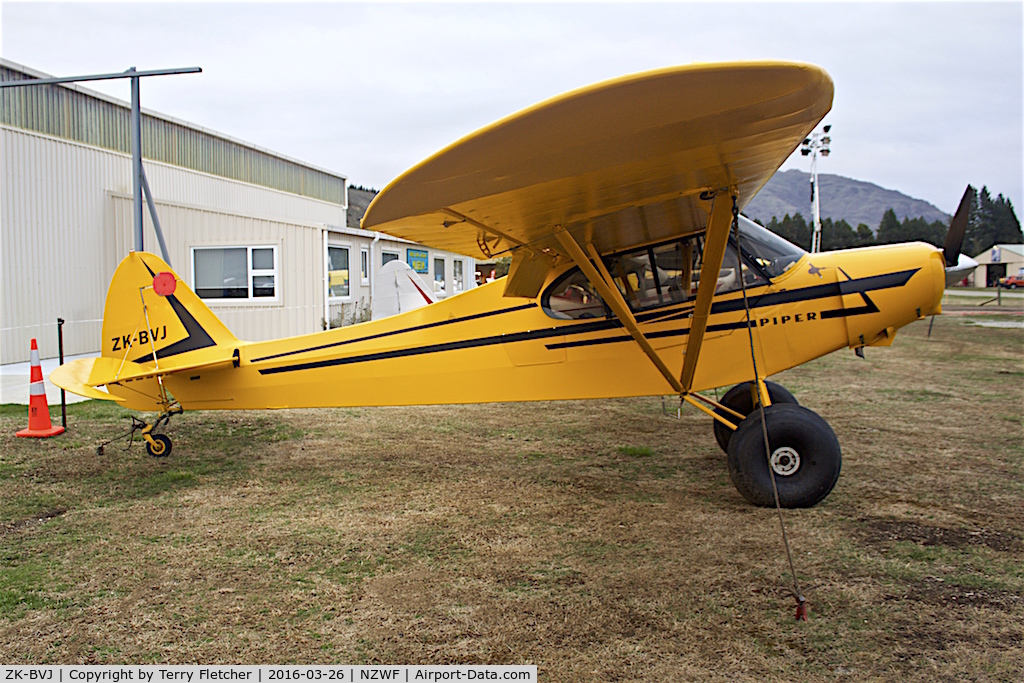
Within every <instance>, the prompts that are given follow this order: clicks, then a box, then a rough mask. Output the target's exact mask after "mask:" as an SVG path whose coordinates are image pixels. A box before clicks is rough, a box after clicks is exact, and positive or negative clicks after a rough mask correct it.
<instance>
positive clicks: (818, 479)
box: [729, 403, 842, 508]
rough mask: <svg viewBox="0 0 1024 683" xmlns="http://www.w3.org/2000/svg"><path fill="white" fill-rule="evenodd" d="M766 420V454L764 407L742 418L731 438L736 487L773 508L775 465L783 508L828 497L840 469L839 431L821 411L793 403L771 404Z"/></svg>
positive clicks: (731, 474)
mask: <svg viewBox="0 0 1024 683" xmlns="http://www.w3.org/2000/svg"><path fill="white" fill-rule="evenodd" d="M764 419H765V423H766V424H767V426H768V441H769V444H770V446H771V453H770V454H769V455H768V457H766V456H765V446H764V435H763V433H762V430H761V416H760V411H754V412H752V413H751V414H750V415H749V416H748V417H747V419H745V420H743V422H742V423H740V426H739V428H738V429H737V430H736V431H735V433H733V435H732V438H731V439H730V440H729V477H730V478H731V479H732V483H733V485H734V486H735V487H736V490H737V491H739V492H740V494H741V495H742V496H743V497H744V498H746V499H747V500H748V501H750V502H751V503H753V504H754V505H759V506H761V507H770V506H774V505H775V495H774V493H773V491H772V479H771V474H770V472H769V467H771V469H772V470H773V471H774V473H775V483H776V485H777V486H778V489H779V503H780V504H781V505H782V507H784V508H803V507H812V506H814V505H816V504H818V503H819V502H821V501H822V500H824V499H825V497H826V496H828V494H829V493H830V492H831V491H832V488H833V487H834V486H835V485H836V481H838V479H839V470H840V468H841V467H842V452H841V450H840V448H839V440H838V439H837V438H836V435H835V432H833V431H832V428H831V427H829V425H828V423H827V422H825V420H824V419H822V418H821V416H819V415H818V414H817V413H815V412H814V411H812V410H808V409H807V408H804V407H803V406H799V405H794V404H792V403H777V404H776V403H773V404H772V405H770V406H768V407H767V408H765V409H764Z"/></svg>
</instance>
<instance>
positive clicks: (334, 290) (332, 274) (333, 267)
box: [327, 245, 350, 298]
mask: <svg viewBox="0 0 1024 683" xmlns="http://www.w3.org/2000/svg"><path fill="white" fill-rule="evenodd" d="M349 293H350V290H349V281H348V247H336V246H333V245H329V246H328V247H327V296H329V297H331V298H339V297H347V296H348V295H349Z"/></svg>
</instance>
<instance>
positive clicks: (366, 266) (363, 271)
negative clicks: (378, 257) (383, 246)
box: [359, 247, 370, 285]
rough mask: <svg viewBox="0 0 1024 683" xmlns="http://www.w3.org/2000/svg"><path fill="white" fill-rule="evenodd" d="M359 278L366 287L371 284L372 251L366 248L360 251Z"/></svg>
mask: <svg viewBox="0 0 1024 683" xmlns="http://www.w3.org/2000/svg"><path fill="white" fill-rule="evenodd" d="M359 277H360V279H361V280H362V281H363V284H364V285H366V284H369V283H370V250H369V249H367V248H366V247H363V248H362V249H360V250H359Z"/></svg>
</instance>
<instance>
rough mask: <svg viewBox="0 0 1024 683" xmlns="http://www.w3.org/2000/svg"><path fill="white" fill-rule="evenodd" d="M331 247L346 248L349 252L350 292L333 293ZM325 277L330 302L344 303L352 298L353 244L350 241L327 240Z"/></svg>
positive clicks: (326, 291)
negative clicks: (337, 294)
mask: <svg viewBox="0 0 1024 683" xmlns="http://www.w3.org/2000/svg"><path fill="white" fill-rule="evenodd" d="M331 249H344V250H345V251H346V252H348V294H345V295H343V296H333V295H332V294H331ZM324 277H325V279H326V280H327V286H326V287H325V288H324V289H325V293H326V295H327V302H328V303H332V304H333V303H344V302H347V301H351V300H352V245H351V244H349V243H348V242H331V241H328V242H327V246H326V248H325V249H324Z"/></svg>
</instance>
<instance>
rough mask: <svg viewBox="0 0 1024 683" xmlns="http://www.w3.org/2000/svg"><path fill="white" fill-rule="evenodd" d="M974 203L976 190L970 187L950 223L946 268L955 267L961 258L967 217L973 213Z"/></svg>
mask: <svg viewBox="0 0 1024 683" xmlns="http://www.w3.org/2000/svg"><path fill="white" fill-rule="evenodd" d="M973 201H974V188H973V187H971V186H970V185H968V186H967V189H966V190H965V191H964V196H963V198H962V199H961V200H960V206H959V207H958V208H957V210H956V213H955V214H954V215H953V220H951V221H950V222H949V232H947V233H946V244H945V246H944V247H943V249H942V254H943V256H944V257H945V258H946V266H948V267H954V266H956V265H957V261H958V259H959V256H960V247H962V246H963V244H964V233H965V232H966V231H967V217H968V215H969V214H970V212H971V202H973Z"/></svg>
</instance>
